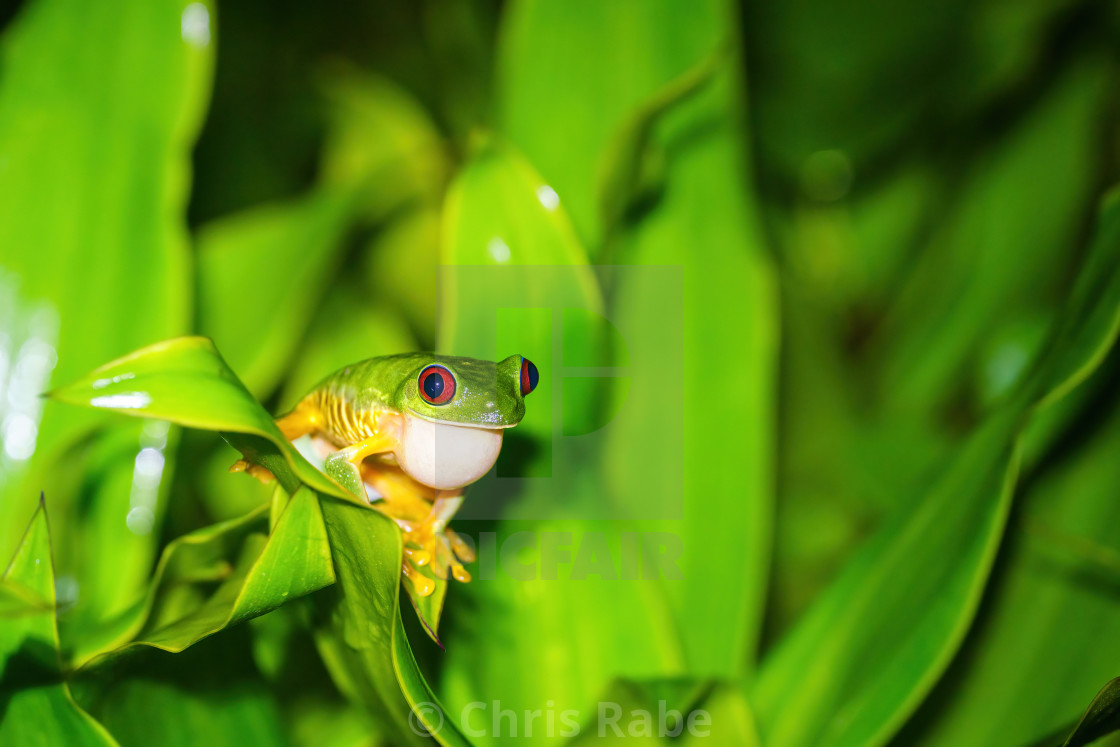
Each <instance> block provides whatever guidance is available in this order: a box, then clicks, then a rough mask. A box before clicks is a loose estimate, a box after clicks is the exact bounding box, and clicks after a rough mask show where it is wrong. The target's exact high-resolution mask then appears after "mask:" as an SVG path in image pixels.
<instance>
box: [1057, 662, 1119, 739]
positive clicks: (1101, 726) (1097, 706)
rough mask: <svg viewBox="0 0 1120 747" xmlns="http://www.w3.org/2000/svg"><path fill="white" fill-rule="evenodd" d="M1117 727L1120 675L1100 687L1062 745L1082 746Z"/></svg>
mask: <svg viewBox="0 0 1120 747" xmlns="http://www.w3.org/2000/svg"><path fill="white" fill-rule="evenodd" d="M1117 729H1120V677H1118V678H1116V679H1113V680H1109V682H1108V684H1106V685H1105V686H1104V687H1102V688H1101V691H1100V692H1099V693H1097V697H1095V698H1093V702H1092V703H1090V704H1089V707H1088V708H1086V709H1085V715H1083V716H1082V717H1081V721H1079V722H1078V723H1077V726H1076V728H1074V730H1073V733H1072V734H1070V735H1069V738H1068V739H1066V741H1064V742H1062V747H1082V745H1086V744H1091V743H1092V742H1095V741H1096V740H1098V739H1100V738H1101V737H1103V736H1104V735H1105V734H1111V733H1112V732H1114V731H1116V730H1117Z"/></svg>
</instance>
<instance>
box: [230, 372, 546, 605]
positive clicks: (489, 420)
mask: <svg viewBox="0 0 1120 747" xmlns="http://www.w3.org/2000/svg"><path fill="white" fill-rule="evenodd" d="M538 378H539V374H538V372H537V367H536V366H534V365H533V363H532V362H530V361H529V360H528V359H526V358H523V357H522V356H520V355H512V356H510V357H509V358H506V359H505V360H503V361H501V362H499V363H493V362H491V361H483V360H476V359H474V358H461V357H457V356H449V355H435V354H433V353H404V354H401V355H387V356H382V357H379V358H370V359H369V360H365V361H362V362H361V363H355V364H352V365H349V366H346V367H345V368H342V369H340V370H338V371H336V372H335V373H333V374H331V375H330V376H328V377H327V378H326V379H324V380H323V381H322V382H320V383H319V384H318V386H316V387H315V388H314V389H312V390H311V392H310V393H309V394H307V396H305V397H304V398H303V399H302V400H300V402H299V404H297V405H296V406H295V407H294V408H293V409H292V410H291V412H289V413H287V414H285V415H283V416H281V417H280V418H278V419H277V420H276V424H277V426H279V428H280V430H281V431H282V432H283V434H284V436H285V437H286V438H288V439H289V440H295V439H297V438H300V437H301V436H305V435H310V436H311V437H312V439H313V441H314V442H315V443H316V444H317V445H318V447H319V448H320V450H321V451H323V452H324V453H325V459H324V465H323V471H324V472H325V473H326V474H327V475H329V476H330V477H332V478H333V479H334V480H335V481H336V482H338V483H339V484H340V485H342V486H343V487H344V488H346V489H347V490H349V491H350V492H352V493H354V494H355V495H357V496H359V497H365V498H366V499H367V500H370V494H369V492H367V490H366V487H367V486H368V487H370V488H372V489H373V491H375V492H376V495H375V496H374V497H373V499H372V500H373V506H374V508H376V509H378V510H379V511H381V512H382V513H384V514H385V515H387V516H389V517H390V518H392V519H393V520H394V521H395V522H396V523H397V525H398V526H399V527H400V528H401V531H402V532H403V535H404V536H403V539H404V545H405V558H404V559H402V564H401V565H402V570H403V572H404V574H405V576H406V577H407V578H408V579H409V581H411V583H412V585H413V588H414V590H415V591H416V593H417V594H419V595H420V596H426V595H428V594H430V593H431V592H432V591H433V589H434V588H435V584H434V582H433V581H432V580H431V579H430V578H428V577H427V576H425V575H424V574H423V573H420V572H419V571H418V570H417V569H419V568H422V567H423V566H425V565H428V564H429V563H430V564H431V569H432V572H433V573H434V574H435V575H437V576H438V577H440V578H447V575H448V572H449V571H450V574H451V575H452V576H453V577H454V578H455V579H457V580H459V581H463V582H466V581H469V580H470V574H469V573H467V571H466V569H465V568H463V565H462V564H463V563H469V562H471V561H473V560H474V553H473V552H472V550H471V549H470V547H469V546H468V545H467V544H466V543H465V542H464V541H463V540H462V538H460V537H458V536H457V535H456V534H455V533H454V532H453V531H451V530H450V529H448V528H447V524H448V522H449V521H450V520H451V517H452V516H453V515H454V514H455V512H456V511H457V510H458V508H459V506H460V505H461V504H462V502H463V489H464V488H466V486H468V485H470V484H471V483H473V482H474V481H476V480H478V479H479V478H480V477H482V476H483V475H485V474H486V473H487V472H488V471H489V470H490V468H491V467H492V466H493V465H494V461H495V460H496V459H497V458H498V452H499V450H500V449H501V447H502V434H503V433H504V432H505V429H506V428H512V427H513V426H515V425H517V424H518V423H520V422H521V418H522V417H523V416H524V415H525V397H526V396H527V395H528V394H529V393H530V392H532V391H533V389H535V388H536V386H537V381H538ZM230 469H231V471H235V472H236V471H241V470H248V471H249V472H250V474H253V475H254V476H256V477H257V478H259V479H262V480H269V479H271V478H272V475H271V474H270V473H269V472H268V470H266V469H264V468H263V467H261V466H260V465H256V464H249V463H247V462H245V461H244V460H239V461H238V462H237V463H236V464H234V465H233V466H232V467H231V468H230Z"/></svg>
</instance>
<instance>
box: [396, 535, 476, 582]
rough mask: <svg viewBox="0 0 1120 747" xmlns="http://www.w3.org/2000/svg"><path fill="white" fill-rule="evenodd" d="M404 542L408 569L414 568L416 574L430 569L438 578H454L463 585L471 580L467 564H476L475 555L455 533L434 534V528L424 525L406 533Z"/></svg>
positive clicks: (405, 561)
mask: <svg viewBox="0 0 1120 747" xmlns="http://www.w3.org/2000/svg"><path fill="white" fill-rule="evenodd" d="M403 539H404V546H405V547H404V553H405V558H404V565H405V566H406V567H407V566H411V569H412V571H413V572H415V571H416V569H419V568H422V567H427V568H428V569H429V570H430V571H431V574H432V575H433V576H435V577H436V578H441V579H446V578H448V577H449V576H450V577H451V578H454V579H455V580H456V581H460V582H462V583H467V582H468V581H470V580H471V574H470V573H469V572H468V571H467V569H466V568H464V567H463V562H470V561H471V560H473V558H474V552H473V550H472V549H471V548H470V546H469V545H468V544H467V543H466V542H464V541H463V539H462V538H461V537H459V536H458V535H456V534H455V533H454V532H451V531H450V530H443V531H436V532H433V531H431V528H430V527H427V526H425V525H423V524H421V525H419V526H418V527H416V528H415V529H413V530H412V531H405V532H404V537H403ZM460 561H462V562H460ZM410 578H411V576H410Z"/></svg>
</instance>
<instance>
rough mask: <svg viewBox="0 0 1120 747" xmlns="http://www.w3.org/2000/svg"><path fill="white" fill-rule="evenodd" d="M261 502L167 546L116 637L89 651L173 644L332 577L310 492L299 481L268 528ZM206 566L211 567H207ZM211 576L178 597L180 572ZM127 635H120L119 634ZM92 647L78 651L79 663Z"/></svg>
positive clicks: (191, 640)
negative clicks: (209, 587) (210, 585)
mask: <svg viewBox="0 0 1120 747" xmlns="http://www.w3.org/2000/svg"><path fill="white" fill-rule="evenodd" d="M267 528H268V521H267V512H266V511H265V510H264V508H263V507H262V509H261V510H258V511H256V512H254V513H252V514H249V515H248V516H246V517H244V518H243V519H238V520H235V521H232V522H226V523H224V524H221V525H215V526H214V527H208V528H206V529H204V530H200V531H199V532H196V533H194V534H191V535H187V536H186V537H183V538H180V539H179V540H176V541H175V542H173V543H172V544H171V545H169V546H168V548H167V550H166V551H165V552H164V555H163V557H162V558H161V559H160V564H159V567H158V568H157V569H156V575H155V578H154V579H153V581H152V588H151V591H150V593H149V595H148V596H147V598H146V599H145V600H144V602H143V603H142V605H141V606H140V607H139V609H138V610H137V613H136V614H135V615H133V616H130V618H131V619H127V618H126V621H127V622H128V629H127V632H126V633H125V634H124V635H118V640H119V641H121V643H118V644H117V645H115V646H113V647H112V648H108V647H107V646H105V645H104V644H102V645H101V646H100V647H99V648H100V651H98V652H96V653H114V654H119V653H120V652H122V651H124V650H126V649H128V648H130V647H133V646H141V645H142V646H151V647H154V648H160V649H163V650H164V651H171V652H173V653H174V652H179V651H182V650H184V649H185V648H187V647H188V646H191V645H193V644H195V643H196V642H198V641H199V640H201V639H202V638H205V637H207V636H210V635H213V634H214V633H217V632H218V631H220V630H223V629H225V628H227V627H229V626H231V625H235V624H237V623H239V622H242V621H243V620H247V619H249V618H252V617H256V616H258V615H262V614H264V613H266V612H268V611H270V610H273V609H275V608H277V607H279V606H280V605H281V604H284V603H285V602H288V601H291V600H294V599H296V598H298V597H301V596H304V595H306V594H310V593H311V592H313V591H316V590H318V589H321V588H323V587H324V586H329V585H330V584H332V583H334V580H335V579H334V570H333V568H332V566H331V551H330V546H329V544H328V542H327V535H326V529H325V528H324V526H323V518H322V515H321V513H320V511H319V502H318V499H317V497H316V495H315V494H314V493H313V492H311V491H310V490H309V489H307V488H301V489H299V490H298V491H297V492H296V494H295V495H294V496H292V498H291V500H289V501H288V503H287V505H286V506H285V507H284V508H283V510H282V512H280V514H279V517H278V519H277V522H276V525H275V527H274V528H273V530H272V531H271V532H270V533H269V534H268V535H265V534H264V533H263V530H265V529H267ZM206 569H211V570H206ZM200 572H202V580H206V581H216V582H218V584H219V585H218V586H217V588H216V589H214V590H213V592H212V593H208V594H207V593H203V592H202V590H198V591H197V592H195V593H191V594H190V595H189V597H186V599H184V597H185V590H184V588H183V583H184V580H185V579H184V578H183V575H184V574H199V573H200ZM125 641H127V642H125ZM93 653H94V652H89V653H85V654H83V655H82V657H81V658H80V659H79V664H84V663H86V662H87V661H89V659H90V658H92V655H93Z"/></svg>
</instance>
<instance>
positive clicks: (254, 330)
mask: <svg viewBox="0 0 1120 747" xmlns="http://www.w3.org/2000/svg"><path fill="white" fill-rule="evenodd" d="M355 202H356V197H355V195H354V193H353V192H352V191H344V190H341V189H337V190H329V191H328V190H318V191H313V192H311V193H309V194H308V195H307V196H305V197H302V198H299V199H296V200H292V201H289V202H287V203H277V204H269V205H264V206H261V207H257V208H253V209H252V210H249V211H246V212H244V213H237V214H234V215H232V216H229V217H226V218H222V219H220V220H217V221H215V222H213V223H210V224H208V225H206V226H204V227H203V228H202V229H201V231H200V232H199V238H198V255H197V256H198V264H197V273H198V294H199V309H198V312H199V324H198V326H199V330H200V331H201V332H202V333H203V334H205V335H207V336H208V337H211V338H213V340H214V341H215V343H216V344H217V345H218V346H219V347H220V348H221V349H223V350H226V351H228V352H229V354H230V355H231V358H230V365H231V367H232V368H233V369H234V370H235V371H237V373H238V376H240V377H241V379H242V381H244V382H245V383H246V386H248V388H249V389H250V391H252V392H253V393H254V394H256V395H257V396H264V395H265V394H267V393H269V392H270V391H271V390H272V389H273V388H274V387H275V386H276V385H277V384H278V383H279V382H280V381H281V380H282V379H283V377H284V374H285V372H286V370H287V366H288V361H289V360H290V358H291V357H292V355H293V354H294V353H295V351H296V349H297V346H298V344H299V341H300V339H301V338H302V336H303V331H304V330H305V329H306V328H307V326H308V325H309V324H310V321H311V316H312V314H313V312H314V311H315V309H316V307H317V306H318V304H319V302H320V300H321V298H322V296H323V295H324V294H325V293H326V292H327V284H326V283H327V280H328V278H329V277H330V276H331V274H333V273H334V271H335V270H336V269H337V267H338V264H339V260H340V259H341V255H342V250H343V249H344V248H345V241H344V240H343V239H344V235H345V231H346V228H347V226H348V224H349V222H350V220H351V217H352V213H353V210H354V203H355Z"/></svg>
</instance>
